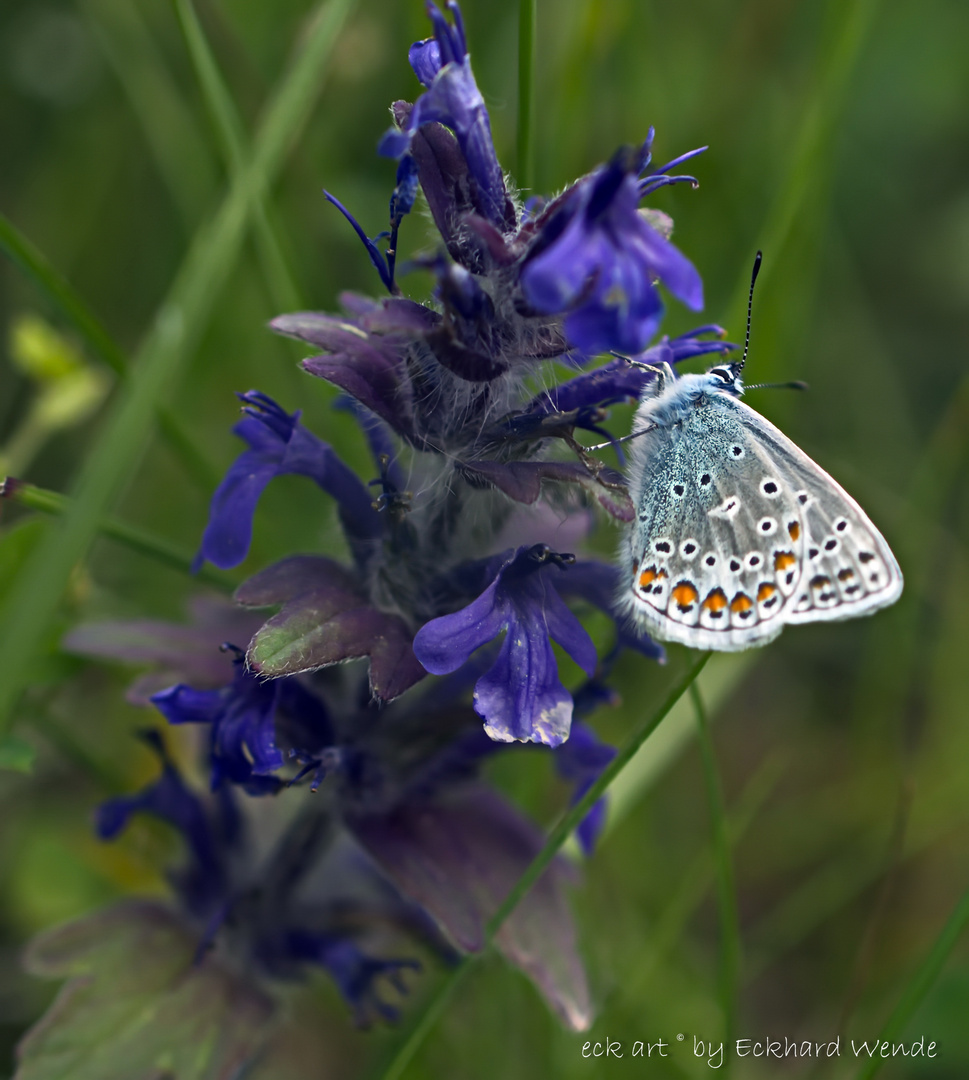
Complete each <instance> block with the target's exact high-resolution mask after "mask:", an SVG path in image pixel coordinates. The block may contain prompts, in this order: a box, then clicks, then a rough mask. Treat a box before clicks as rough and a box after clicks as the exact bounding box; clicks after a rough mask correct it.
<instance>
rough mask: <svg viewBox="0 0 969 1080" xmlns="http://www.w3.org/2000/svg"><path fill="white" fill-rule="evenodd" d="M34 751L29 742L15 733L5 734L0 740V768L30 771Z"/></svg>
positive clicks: (32, 766) (32, 767)
mask: <svg viewBox="0 0 969 1080" xmlns="http://www.w3.org/2000/svg"><path fill="white" fill-rule="evenodd" d="M35 757H36V751H35V750H34V748H33V747H32V746H31V745H30V743H27V742H24V740H23V739H21V738H18V736H16V735H6V736H4V738H3V739H2V740H0V769H9V770H11V771H12V772H22V773H30V772H33V770H34V758H35Z"/></svg>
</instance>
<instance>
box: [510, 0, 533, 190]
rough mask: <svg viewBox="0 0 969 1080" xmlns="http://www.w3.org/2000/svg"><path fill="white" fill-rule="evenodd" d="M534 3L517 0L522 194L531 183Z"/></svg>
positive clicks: (519, 165)
mask: <svg viewBox="0 0 969 1080" xmlns="http://www.w3.org/2000/svg"><path fill="white" fill-rule="evenodd" d="M537 26H538V13H537V9H536V0H518V146H517V152H518V153H517V157H518V169H517V175H516V177H515V179H516V180H517V181H518V186H519V187H520V188H521V189H522V191H526V190H529V189H530V188H531V186H532V184H533V183H534V177H533V169H532V164H533V161H534V157H533V154H534V147H533V146H532V131H533V128H534V119H535V54H536V40H537V34H536V29H537Z"/></svg>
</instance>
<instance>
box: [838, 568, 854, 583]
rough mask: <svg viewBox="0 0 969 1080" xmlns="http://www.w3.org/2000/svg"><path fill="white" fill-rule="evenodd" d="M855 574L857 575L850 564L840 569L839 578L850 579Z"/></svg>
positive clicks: (840, 579)
mask: <svg viewBox="0 0 969 1080" xmlns="http://www.w3.org/2000/svg"><path fill="white" fill-rule="evenodd" d="M854 576H855V572H854V570H852V569H851V568H850V567H848V566H846V567H845V568H844V570H839V571H838V580H839V581H850V580H851V579H852V578H853V577H854Z"/></svg>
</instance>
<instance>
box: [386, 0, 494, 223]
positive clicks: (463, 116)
mask: <svg viewBox="0 0 969 1080" xmlns="http://www.w3.org/2000/svg"><path fill="white" fill-rule="evenodd" d="M447 8H448V10H449V11H450V12H451V15H452V16H453V18H454V25H453V26H450V25H449V24H448V22H447V20H446V19H445V17H444V15H443V14H442V13H441V11H439V10H438V8H437V7H436V6H435V5H434V4H432V3H429V4H428V5H427V14H428V17H429V18H430V20H431V22H432V23H433V25H434V38H433V39H429V40H427V41H421V42H416V43H415V44H414V45H412V46H411V49H410V54H409V58H410V62H411V66H412V67H413V69H414V73H415V74H416V75H417V77H418V79H419V80H420V81H421V82H422V83H423V84H424V85H425V86H426V87H427V88H428V89H427V93H425V94H422V95H421V96H420V97H419V98H418V99H417V101H416V102H415V103H414V106H413V108H412V109H411V110H410V113H409V115H408V116H407V117H406V119H404V121H403V123H402V124H401V127H400V129H397V128H391V129H390V131H388V132H387V133H386V134H385V135H384V137H383V138H382V139H381V140H380V145H379V147H378V152H379V153H381V154H383V155H384V156H385V157H392V158H403V157H404V156H405V155H408V154H409V153H410V152H411V145H412V143H413V141H414V136H415V135H416V134H417V132H418V131H420V129H421V128H422V127H424V126H425V125H427V124H433V123H438V124H443V125H444V126H445V127H448V128H450V129H451V130H452V131H453V132H454V134H455V136H456V138H457V142H458V146H459V147H460V149H461V153H462V154H463V156H464V159H465V161H466V162H467V166H468V170H469V174H470V179H471V181H472V184H473V188H474V190H473V192H472V201H473V203H474V205H475V207H476V209H477V210H478V212H479V213H480V214H481V215H482V216H483V217H484V218H485V219H486V220H488V221H490V222H491V223H492V224H493V225H497V226H498V227H499V228H503V229H511V228H514V224H515V215H514V209H513V208H512V205H511V203H510V201H509V199H508V195H507V192H506V191H505V181H504V178H503V176H502V172H501V166H500V165H499V164H498V157H497V155H496V154H495V147H494V142H493V141H492V138H491V121H490V120H489V118H488V110H487V108H486V107H485V103H484V98H483V97H482V96H481V91H480V90H479V89H478V84H477V83H476V82H475V81H474V74H473V73H472V71H471V60H470V58H469V56H468V46H467V41H466V39H465V36H464V21H463V19H462V18H461V9H460V8H459V7H458V5H457V4H456V3H455V2H454V0H448V4H447Z"/></svg>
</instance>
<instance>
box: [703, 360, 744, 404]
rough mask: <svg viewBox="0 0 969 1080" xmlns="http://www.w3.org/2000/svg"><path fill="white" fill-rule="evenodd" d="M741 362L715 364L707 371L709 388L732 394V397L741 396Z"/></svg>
mask: <svg viewBox="0 0 969 1080" xmlns="http://www.w3.org/2000/svg"><path fill="white" fill-rule="evenodd" d="M742 369H743V364H717V365H716V366H715V367H712V368H710V370H709V371H708V372H707V378H708V379H709V380H710V383H711V389H713V390H720V391H722V392H723V393H727V394H732V395H733V396H734V397H743V393H744V384H743V382H742V381H741V378H740V373H741V371H742Z"/></svg>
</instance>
